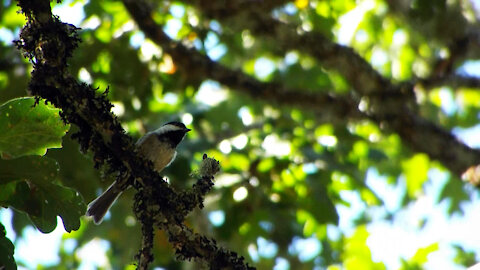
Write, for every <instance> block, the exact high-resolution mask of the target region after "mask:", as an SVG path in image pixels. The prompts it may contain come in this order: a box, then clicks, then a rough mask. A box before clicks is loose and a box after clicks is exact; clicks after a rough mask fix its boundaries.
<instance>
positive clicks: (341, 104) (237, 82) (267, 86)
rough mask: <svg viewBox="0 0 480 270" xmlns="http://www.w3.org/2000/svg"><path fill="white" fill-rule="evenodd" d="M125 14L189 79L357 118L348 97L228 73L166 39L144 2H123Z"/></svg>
mask: <svg viewBox="0 0 480 270" xmlns="http://www.w3.org/2000/svg"><path fill="white" fill-rule="evenodd" d="M123 3H124V4H125V6H126V8H127V10H128V11H129V12H130V14H131V15H132V17H133V19H134V20H135V21H136V22H137V24H138V25H139V26H140V28H141V30H142V31H143V32H144V33H145V34H146V35H147V36H148V37H149V38H150V39H152V40H153V41H155V42H156V43H157V44H158V45H159V46H161V47H162V48H163V49H164V51H165V52H166V53H168V54H170V55H171V56H172V57H173V59H174V60H175V64H177V65H178V66H179V68H180V69H181V70H183V71H184V73H185V74H187V76H189V77H190V78H211V79H213V80H216V81H218V82H220V83H222V84H224V85H227V86H229V87H230V88H231V90H233V91H239V92H242V93H245V94H247V95H250V96H252V97H254V98H260V99H263V100H266V101H268V102H272V101H273V102H275V103H278V104H282V105H291V106H297V107H298V106H301V107H303V108H310V109H314V110H315V111H317V112H319V115H321V117H322V118H325V119H329V120H341V121H344V120H345V119H348V118H360V117H362V113H361V112H360V111H358V103H357V101H355V99H354V98H352V97H348V96H335V95H332V94H328V93H311V92H308V91H302V90H301V89H288V88H286V87H285V86H284V85H283V84H279V83H264V82H260V81H258V80H256V79H254V78H253V77H251V76H248V75H246V74H245V73H243V72H240V71H235V70H231V69H229V68H227V67H225V66H223V65H221V64H219V63H217V62H215V61H212V60H211V59H210V58H208V57H207V56H205V55H203V54H201V53H199V52H198V51H196V50H194V49H189V48H187V47H185V46H183V45H182V44H180V43H178V42H175V41H173V40H172V39H170V38H169V37H168V36H167V35H166V34H165V32H163V31H162V29H161V27H159V26H158V25H157V24H156V23H155V21H154V20H153V18H152V15H151V10H150V9H149V8H148V4H146V3H145V2H144V1H134V0H124V1H123Z"/></svg>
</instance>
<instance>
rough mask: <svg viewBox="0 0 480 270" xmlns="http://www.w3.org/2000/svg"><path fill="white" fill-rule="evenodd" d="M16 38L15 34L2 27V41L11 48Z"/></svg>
mask: <svg viewBox="0 0 480 270" xmlns="http://www.w3.org/2000/svg"><path fill="white" fill-rule="evenodd" d="M14 38H15V35H13V32H12V31H10V30H9V29H7V28H5V27H0V41H2V43H3V44H5V45H7V46H11V45H12V42H13V40H14Z"/></svg>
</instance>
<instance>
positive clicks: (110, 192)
mask: <svg viewBox="0 0 480 270" xmlns="http://www.w3.org/2000/svg"><path fill="white" fill-rule="evenodd" d="M116 184H117V181H115V182H113V184H111V185H110V187H108V189H107V190H106V191H105V192H103V194H102V195H100V196H98V198H96V199H95V200H93V201H92V202H91V203H89V204H88V208H87V213H86V216H87V217H88V216H91V217H93V221H94V222H95V224H100V223H102V220H103V217H104V216H105V214H106V213H107V211H108V209H110V207H111V206H112V204H113V203H114V202H115V200H117V198H118V196H120V194H122V191H120V189H119V188H118V187H117V185H116Z"/></svg>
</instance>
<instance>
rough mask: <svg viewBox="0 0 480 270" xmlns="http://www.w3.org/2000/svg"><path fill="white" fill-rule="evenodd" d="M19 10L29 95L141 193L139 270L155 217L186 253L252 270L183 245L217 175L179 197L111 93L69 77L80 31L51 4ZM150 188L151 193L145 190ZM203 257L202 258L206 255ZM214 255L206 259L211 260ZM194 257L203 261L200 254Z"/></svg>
mask: <svg viewBox="0 0 480 270" xmlns="http://www.w3.org/2000/svg"><path fill="white" fill-rule="evenodd" d="M19 6H20V7H21V8H22V11H23V12H24V14H25V16H26V17H27V19H28V22H27V24H26V25H25V27H24V28H23V29H22V31H21V34H20V40H19V41H17V42H16V45H17V47H18V48H19V49H20V50H22V51H23V53H24V55H25V56H26V57H28V58H29V59H30V62H31V63H32V64H33V67H34V69H33V71H32V79H31V81H30V83H29V91H30V92H31V93H32V94H33V95H35V96H36V97H37V98H38V97H41V98H44V99H45V100H46V101H48V102H50V103H52V104H53V105H54V106H56V107H58V108H60V109H62V111H61V116H62V118H63V120H64V121H65V122H68V123H71V124H74V125H76V126H78V128H79V132H78V133H76V134H75V135H74V136H72V137H75V138H76V139H77V140H78V141H79V143H80V146H81V149H82V150H83V151H87V150H90V151H92V152H93V154H94V161H95V166H96V167H99V166H102V165H108V167H109V170H110V173H116V174H118V175H121V176H122V177H119V179H125V181H124V182H123V183H122V184H123V186H125V187H126V186H128V185H133V186H134V187H135V188H136V189H137V190H138V194H139V195H138V197H137V199H138V200H137V201H136V207H135V210H136V211H135V212H136V213H137V216H139V217H140V221H141V222H142V232H143V233H144V235H143V241H142V248H141V250H140V251H139V254H138V257H139V265H138V267H139V269H147V267H148V265H149V263H150V262H151V260H152V255H151V246H152V245H153V243H152V240H153V229H152V226H153V225H154V221H155V219H157V220H158V219H163V218H164V219H166V220H167V221H168V222H167V223H165V224H166V225H165V226H161V227H162V228H164V229H172V230H169V231H168V233H169V235H170V237H171V239H180V242H178V241H176V242H174V246H180V247H181V248H182V249H184V250H197V249H198V248H200V249H202V248H205V249H208V252H207V253H208V254H209V256H210V257H215V259H216V260H215V261H211V263H212V265H214V266H216V265H219V264H217V262H218V261H221V262H223V263H222V264H220V265H221V266H222V268H229V267H230V268H235V269H252V268H251V267H249V266H248V264H246V263H245V262H243V258H241V257H240V258H238V256H237V255H236V254H235V253H234V252H230V251H229V252H225V250H224V249H222V248H219V247H217V246H216V243H215V241H213V240H208V241H204V243H203V245H202V246H197V245H194V243H193V242H192V241H190V240H188V241H187V239H185V242H182V241H181V240H182V239H184V238H185V237H184V235H185V234H186V233H189V232H190V229H188V227H186V226H185V225H183V224H182V222H183V221H184V219H185V217H186V215H187V214H188V213H189V212H190V211H191V210H193V209H194V208H195V207H197V206H200V207H202V203H203V198H204V196H205V195H206V193H207V192H208V191H210V189H211V187H212V185H213V183H212V182H211V179H213V176H212V175H213V174H212V175H210V178H211V179H210V181H209V182H207V183H205V181H202V182H199V183H197V185H196V186H194V187H193V189H192V191H186V192H183V193H181V194H177V193H176V192H175V191H174V190H173V189H171V188H170V187H169V186H168V184H167V183H166V182H165V181H164V180H163V179H162V177H161V176H160V175H158V173H156V172H155V171H154V170H153V169H152V164H151V162H147V161H145V160H144V159H143V158H142V157H141V156H139V155H138V154H137V153H136V151H135V146H134V144H133V141H132V139H131V138H130V137H129V136H128V135H126V134H125V131H124V130H123V129H122V127H121V125H120V123H119V122H118V120H117V119H116V117H115V116H114V115H113V114H112V113H111V112H110V109H111V108H112V104H111V103H110V102H109V101H108V99H107V98H106V93H108V89H107V90H106V91H105V93H104V94H103V95H97V94H96V90H95V89H93V88H92V87H91V86H89V85H86V84H84V83H80V82H78V81H77V80H76V79H75V78H74V77H73V76H72V75H71V74H69V72H68V70H67V59H68V58H69V57H70V56H71V55H72V52H73V50H74V49H75V48H76V47H77V45H78V43H79V42H80V40H79V38H78V36H77V30H78V29H77V28H76V27H75V26H73V25H70V24H65V23H62V22H61V21H60V20H59V19H58V18H57V17H54V16H52V13H51V9H50V1H48V0H43V1H41V0H36V1H29V0H19ZM209 164H211V163H209ZM217 165H218V164H217ZM210 172H211V171H210ZM215 172H216V171H215ZM134 179H135V180H141V181H134ZM202 179H203V178H202ZM140 183H142V184H140ZM145 190H148V192H144V191H145ZM140 202H142V203H143V204H141V205H142V206H141V207H140V206H138V205H140ZM145 203H151V204H145ZM152 209H153V210H157V209H158V211H153V210H152ZM172 224H174V225H175V226H176V227H175V226H173V225H172ZM156 225H157V226H160V225H159V224H156ZM167 225H168V226H167ZM172 226H173V227H172ZM199 237H200V238H201V239H207V238H206V237H204V236H200V235H195V238H199ZM177 253H178V254H180V255H184V256H183V257H181V258H192V257H189V256H187V255H185V254H184V253H181V252H180V251H178V250H177ZM198 254H200V255H202V253H201V252H199V253H198ZM198 254H197V255H198ZM233 255H235V256H233ZM210 257H209V258H207V259H208V260H211V258H210ZM195 258H197V259H204V258H202V257H198V256H197V257H195ZM217 269H220V268H217Z"/></svg>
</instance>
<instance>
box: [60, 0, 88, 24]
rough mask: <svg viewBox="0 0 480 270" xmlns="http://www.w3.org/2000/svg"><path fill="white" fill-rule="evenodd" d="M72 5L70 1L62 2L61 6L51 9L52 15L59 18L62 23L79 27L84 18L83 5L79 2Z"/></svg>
mask: <svg viewBox="0 0 480 270" xmlns="http://www.w3.org/2000/svg"><path fill="white" fill-rule="evenodd" d="M72 3H73V1H72V0H69V1H63V2H62V3H61V4H59V5H56V6H55V7H53V9H52V13H53V14H55V15H57V16H58V17H60V20H62V21H63V22H66V23H71V24H73V25H80V23H81V22H82V21H83V19H84V18H85V12H84V11H83V6H84V5H85V3H82V2H81V1H78V2H76V3H75V4H73V5H72Z"/></svg>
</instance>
